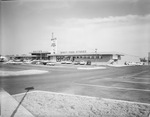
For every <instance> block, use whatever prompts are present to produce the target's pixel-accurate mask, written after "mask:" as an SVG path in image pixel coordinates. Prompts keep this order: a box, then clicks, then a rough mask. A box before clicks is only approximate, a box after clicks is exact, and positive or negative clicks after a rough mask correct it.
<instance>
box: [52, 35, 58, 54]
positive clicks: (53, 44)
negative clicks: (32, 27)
mask: <svg viewBox="0 0 150 117" xmlns="http://www.w3.org/2000/svg"><path fill="white" fill-rule="evenodd" d="M51 54H57V39H56V38H54V34H53V33H52V39H51Z"/></svg>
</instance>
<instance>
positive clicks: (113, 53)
mask: <svg viewBox="0 0 150 117" xmlns="http://www.w3.org/2000/svg"><path fill="white" fill-rule="evenodd" d="M73 55H75V56H82V55H83V56H84V55H120V56H124V54H122V53H118V52H96V53H64V54H49V55H48V56H73Z"/></svg>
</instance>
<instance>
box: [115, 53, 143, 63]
mask: <svg viewBox="0 0 150 117" xmlns="http://www.w3.org/2000/svg"><path fill="white" fill-rule="evenodd" d="M125 62H127V63H128V62H133V63H136V62H140V57H138V56H133V55H127V54H125V55H124V56H121V59H120V60H119V61H118V64H121V65H123V64H124V63H125Z"/></svg>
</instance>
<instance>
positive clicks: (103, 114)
mask: <svg viewBox="0 0 150 117" xmlns="http://www.w3.org/2000/svg"><path fill="white" fill-rule="evenodd" d="M23 96H24V93H22V94H17V95H14V96H13V97H14V98H15V99H16V100H17V101H18V102H20V101H21V99H22V97H23ZM22 105H23V106H24V107H25V108H26V109H27V110H29V111H30V112H31V113H32V114H33V115H34V116H35V117H150V105H149V104H144V103H135V102H127V101H119V100H118V101H117V100H112V99H104V98H97V97H88V96H79V95H69V94H61V93H53V92H46V91H33V92H28V94H27V95H26V97H25V98H24V100H23V102H22Z"/></svg>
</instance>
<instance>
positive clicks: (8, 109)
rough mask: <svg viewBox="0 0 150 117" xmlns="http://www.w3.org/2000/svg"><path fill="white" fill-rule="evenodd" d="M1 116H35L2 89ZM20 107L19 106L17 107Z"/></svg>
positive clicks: (0, 91) (0, 93)
mask: <svg viewBox="0 0 150 117" xmlns="http://www.w3.org/2000/svg"><path fill="white" fill-rule="evenodd" d="M0 98H1V99H0V101H1V116H0V117H34V116H33V115H32V114H31V113H30V112H29V111H28V110H26V109H25V108H24V107H23V106H22V105H19V103H18V102H17V101H16V100H15V99H14V98H13V97H12V96H11V95H9V94H8V93H7V92H6V91H4V90H0ZM17 107H18V108H17Z"/></svg>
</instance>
